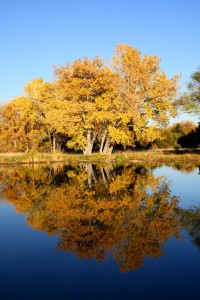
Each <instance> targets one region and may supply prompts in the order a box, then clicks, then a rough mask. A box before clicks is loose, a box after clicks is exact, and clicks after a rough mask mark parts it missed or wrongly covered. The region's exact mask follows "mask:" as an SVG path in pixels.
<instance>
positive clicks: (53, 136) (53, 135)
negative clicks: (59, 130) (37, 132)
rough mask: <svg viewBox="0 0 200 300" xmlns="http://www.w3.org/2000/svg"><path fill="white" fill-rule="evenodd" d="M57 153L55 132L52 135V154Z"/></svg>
mask: <svg viewBox="0 0 200 300" xmlns="http://www.w3.org/2000/svg"><path fill="white" fill-rule="evenodd" d="M55 151H56V136H55V131H53V134H52V152H55Z"/></svg>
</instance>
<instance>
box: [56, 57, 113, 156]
mask: <svg viewBox="0 0 200 300" xmlns="http://www.w3.org/2000/svg"><path fill="white" fill-rule="evenodd" d="M55 75H56V81H55V87H56V93H57V97H58V99H60V100H61V101H63V105H64V107H65V111H63V114H65V121H64V122H65V128H66V130H67V133H68V135H69V136H70V137H71V140H70V141H69V142H68V146H69V147H71V148H74V149H75V150H78V149H81V150H83V153H84V154H85V155H90V154H91V153H92V149H93V145H94V141H95V140H96V138H97V135H98V133H100V132H101V130H102V124H100V123H102V122H100V116H99V114H97V110H98V108H97V106H96V104H95V101H96V99H97V98H99V97H103V95H104V94H105V93H112V92H113V89H114V86H113V74H112V72H111V71H110V70H109V69H108V68H107V67H105V66H104V62H103V60H102V59H100V58H98V57H94V58H93V59H92V60H91V61H90V60H89V59H88V58H83V59H82V60H80V59H78V60H75V61H74V62H73V63H72V64H71V65H70V64H66V66H63V67H60V68H57V67H55ZM105 105H106V103H105ZM106 113H107V112H106ZM98 117H99V118H98ZM104 117H105V115H104Z"/></svg>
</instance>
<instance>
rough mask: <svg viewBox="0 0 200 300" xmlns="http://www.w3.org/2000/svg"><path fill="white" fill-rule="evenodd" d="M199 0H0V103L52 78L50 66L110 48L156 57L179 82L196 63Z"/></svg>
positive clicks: (108, 52)
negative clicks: (35, 82) (31, 83)
mask: <svg viewBox="0 0 200 300" xmlns="http://www.w3.org/2000/svg"><path fill="white" fill-rule="evenodd" d="M199 28H200V1H199V0H190V1H188V0H187V1H186V0H181V1H180V0H165V1H162V0H160V1H158V0H152V1H151V0H149V1H148V0H141V1H138V0H137V1H135V0H123V1H122V0H120V1H118V0H115V1H114V0H106V1H105V0H101V1H100V0H99V1H95V0H93V1H91V0H83V1H81V0H74V1H73V0H32V1H31V0H29V1H28V0H0V45H1V46H0V54H1V55H0V86H1V88H0V103H1V104H3V103H5V102H6V101H8V100H10V99H12V98H13V97H14V96H17V95H20V94H22V93H23V87H24V85H25V83H26V82H28V81H29V80H31V79H32V78H38V77H43V78H44V80H47V81H48V80H49V81H51V80H53V73H52V65H58V66H60V65H63V64H65V63H66V62H72V61H73V60H74V59H76V58H81V57H83V56H87V57H89V58H92V57H93V56H95V55H99V56H100V57H102V58H105V59H106V62H107V63H109V60H110V58H111V57H112V55H113V53H114V49H115V46H116V45H117V44H120V43H126V44H129V45H131V46H133V47H135V48H137V49H139V50H140V51H141V53H142V54H148V55H157V56H158V57H159V58H160V59H161V60H162V68H163V70H164V71H165V72H166V73H167V75H168V76H169V77H171V76H173V75H174V74H176V73H182V79H181V84H184V82H186V81H188V80H189V77H190V75H191V73H192V72H193V71H195V70H196V69H197V67H198V66H199V65H200V60H199V53H200V36H199Z"/></svg>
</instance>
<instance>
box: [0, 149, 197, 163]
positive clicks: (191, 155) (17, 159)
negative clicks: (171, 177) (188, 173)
mask: <svg viewBox="0 0 200 300" xmlns="http://www.w3.org/2000/svg"><path fill="white" fill-rule="evenodd" d="M127 162H129V163H146V162H163V163H169V162H172V163H175V162H187V163H188V162H191V163H200V151H199V150H198V149H194V150H193V151H192V150H188V151H187V150H185V149H183V150H182V149H181V150H171V149H170V150H149V151H122V152H115V153H113V154H111V155H103V154H99V153H94V154H92V155H90V156H84V155H83V154H68V153H0V165H16V164H49V163H127Z"/></svg>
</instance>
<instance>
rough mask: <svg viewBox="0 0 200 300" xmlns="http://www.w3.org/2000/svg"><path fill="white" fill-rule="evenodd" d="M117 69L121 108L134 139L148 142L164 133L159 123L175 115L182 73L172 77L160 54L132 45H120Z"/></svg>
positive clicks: (162, 124) (116, 62)
mask: <svg viewBox="0 0 200 300" xmlns="http://www.w3.org/2000/svg"><path fill="white" fill-rule="evenodd" d="M112 65H113V69H114V71H115V72H116V73H117V74H119V76H120V80H119V81H118V82H117V83H116V84H117V86H118V88H119V90H120V97H121V103H122V106H121V110H122V112H123V113H125V114H126V117H127V120H126V125H127V126H129V128H130V130H131V131H132V132H133V137H134V140H133V141H132V143H134V141H139V142H140V143H141V144H147V143H149V142H151V141H153V140H155V139H156V138H158V137H159V136H160V131H159V130H158V127H161V126H164V125H166V124H167V122H168V120H169V117H170V116H175V114H176V111H175V106H174V101H175V97H176V95H177V91H178V79H179V75H175V76H174V77H173V78H171V79H168V78H167V76H166V74H165V73H164V72H163V71H162V70H161V68H160V60H159V59H158V58H157V57H156V56H148V55H145V56H144V57H141V53H140V52H139V51H138V50H137V49H134V48H132V47H131V46H129V45H118V46H117V47H116V52H115V55H114V57H113V62H112Z"/></svg>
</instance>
